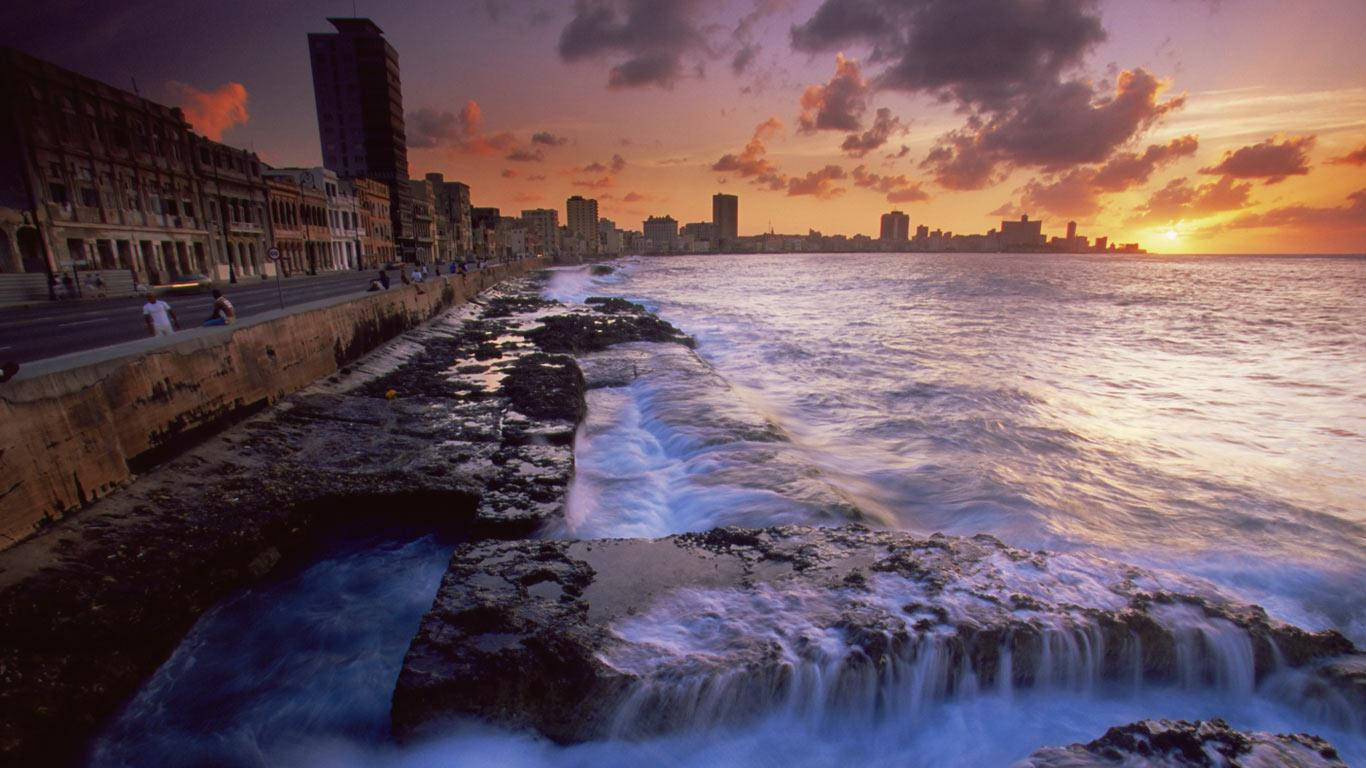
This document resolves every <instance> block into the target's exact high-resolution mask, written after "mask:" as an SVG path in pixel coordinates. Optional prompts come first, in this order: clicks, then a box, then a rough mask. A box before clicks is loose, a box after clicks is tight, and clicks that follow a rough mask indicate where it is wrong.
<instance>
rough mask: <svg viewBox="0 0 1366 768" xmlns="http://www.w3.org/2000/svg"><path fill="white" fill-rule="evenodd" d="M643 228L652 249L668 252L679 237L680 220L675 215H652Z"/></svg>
mask: <svg viewBox="0 0 1366 768" xmlns="http://www.w3.org/2000/svg"><path fill="white" fill-rule="evenodd" d="M642 229H643V230H644V231H645V240H646V245H647V247H648V248H649V249H650V250H652V251H656V252H667V251H672V250H673V249H674V241H676V240H677V239H678V221H676V220H675V219H674V217H672V216H651V217H650V218H648V219H646V220H645V222H644V225H643V226H642Z"/></svg>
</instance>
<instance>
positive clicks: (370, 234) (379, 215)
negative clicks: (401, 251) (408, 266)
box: [348, 178, 398, 269]
mask: <svg viewBox="0 0 1366 768" xmlns="http://www.w3.org/2000/svg"><path fill="white" fill-rule="evenodd" d="M348 183H349V184H350V185H351V186H352V188H353V189H354V190H355V194H356V208H357V210H358V211H359V213H360V240H361V264H362V266H364V267H365V268H366V269H376V268H378V267H382V266H384V265H385V264H388V263H389V262H392V261H397V260H398V254H397V252H396V251H395V250H394V226H393V222H392V221H391V219H390V212H389V186H388V185H387V184H384V183H383V182H379V181H375V180H374V179H367V178H355V179H351V180H350V181H349V182H348Z"/></svg>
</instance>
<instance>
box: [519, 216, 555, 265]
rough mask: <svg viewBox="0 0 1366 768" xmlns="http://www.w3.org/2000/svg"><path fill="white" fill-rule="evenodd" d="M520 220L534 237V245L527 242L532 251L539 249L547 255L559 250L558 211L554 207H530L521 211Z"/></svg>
mask: <svg viewBox="0 0 1366 768" xmlns="http://www.w3.org/2000/svg"><path fill="white" fill-rule="evenodd" d="M522 221H524V222H526V226H527V229H528V230H530V232H531V234H532V236H534V238H535V239H536V243H535V244H534V245H532V244H528V248H529V249H530V250H532V251H536V250H539V251H540V252H541V253H542V254H544V255H546V256H549V255H551V254H554V253H559V250H560V212H559V211H557V210H555V209H554V208H531V209H529V210H525V211H522Z"/></svg>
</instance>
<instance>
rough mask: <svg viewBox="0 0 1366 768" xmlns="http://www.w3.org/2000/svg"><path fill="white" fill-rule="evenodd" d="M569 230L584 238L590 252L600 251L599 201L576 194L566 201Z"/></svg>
mask: <svg viewBox="0 0 1366 768" xmlns="http://www.w3.org/2000/svg"><path fill="white" fill-rule="evenodd" d="M564 207H565V218H566V219H568V222H567V223H568V224H569V231H570V232H573V233H574V235H575V236H576V237H580V238H582V239H583V241H584V243H586V244H587V245H588V252H589V253H597V252H598V201H597V200H591V199H585V198H584V197H582V196H580V195H574V196H573V197H571V198H569V199H568V200H566V201H565V203H564Z"/></svg>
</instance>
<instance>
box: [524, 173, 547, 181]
mask: <svg viewBox="0 0 1366 768" xmlns="http://www.w3.org/2000/svg"><path fill="white" fill-rule="evenodd" d="M526 180H527V181H545V174H544V173H533V174H531V175H530V176H528V177H526Z"/></svg>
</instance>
